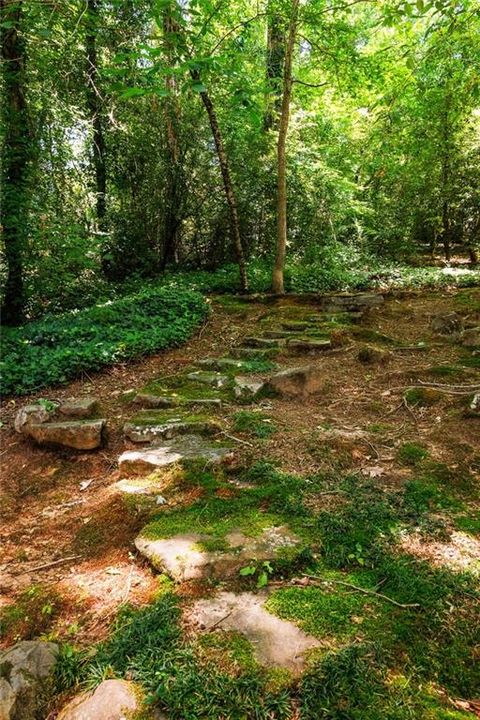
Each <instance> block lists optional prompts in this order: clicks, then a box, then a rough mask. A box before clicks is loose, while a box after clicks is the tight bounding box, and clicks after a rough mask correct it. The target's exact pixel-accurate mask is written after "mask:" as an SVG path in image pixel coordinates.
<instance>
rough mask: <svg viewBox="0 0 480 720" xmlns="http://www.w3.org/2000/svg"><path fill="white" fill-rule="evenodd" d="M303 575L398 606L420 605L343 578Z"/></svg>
mask: <svg viewBox="0 0 480 720" xmlns="http://www.w3.org/2000/svg"><path fill="white" fill-rule="evenodd" d="M303 577H306V578H309V579H310V580H317V581H319V582H321V583H322V585H328V584H329V583H335V584H336V585H343V586H344V587H348V588H351V589H352V590H356V591H357V592H361V593H363V594H364V595H373V596H374V597H378V598H381V599H382V600H386V601H387V602H389V603H392V605H396V606H397V607H400V608H417V607H421V606H420V604H419V603H400V602H397V601H396V600H394V599H393V598H391V597H388V595H384V594H383V593H379V592H375V590H368V589H367V588H364V587H360V586H359V585H353V583H348V582H345V581H344V580H323V578H321V577H318V576H317V575H303Z"/></svg>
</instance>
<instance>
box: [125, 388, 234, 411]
mask: <svg viewBox="0 0 480 720" xmlns="http://www.w3.org/2000/svg"><path fill="white" fill-rule="evenodd" d="M134 402H135V403H136V404H137V405H141V406H142V407H144V408H151V409H154V408H165V409H168V408H176V407H197V406H200V407H201V406H207V407H222V399H221V398H220V397H201V398H192V397H185V396H183V395H182V394H181V393H175V392H173V391H172V392H171V393H170V394H168V395H153V394H151V393H143V392H141V393H137V395H135V398H134Z"/></svg>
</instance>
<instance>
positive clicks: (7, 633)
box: [0, 585, 62, 643]
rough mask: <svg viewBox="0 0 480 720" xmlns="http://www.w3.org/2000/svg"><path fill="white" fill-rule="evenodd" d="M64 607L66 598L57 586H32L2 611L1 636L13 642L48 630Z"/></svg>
mask: <svg viewBox="0 0 480 720" xmlns="http://www.w3.org/2000/svg"><path fill="white" fill-rule="evenodd" d="M61 608H62V599H61V597H60V595H59V594H58V593H57V592H55V590H54V589H53V588H49V587H45V586H43V585H31V586H30V587H28V588H26V589H25V590H23V591H22V592H21V593H20V595H19V596H18V597H17V598H16V600H15V602H14V603H13V604H11V605H6V606H5V607H4V608H2V609H1V610H0V639H1V640H3V641H4V642H5V641H7V640H8V641H9V642H10V643H12V642H16V641H17V640H31V639H33V638H34V637H38V636H39V635H42V634H44V633H46V632H48V630H49V629H50V628H51V626H52V624H53V623H54V621H55V618H56V617H57V615H58V613H59V612H60V610H61Z"/></svg>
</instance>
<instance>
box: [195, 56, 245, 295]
mask: <svg viewBox="0 0 480 720" xmlns="http://www.w3.org/2000/svg"><path fill="white" fill-rule="evenodd" d="M190 74H191V76H192V79H193V80H195V82H200V73H199V72H198V70H191V72H190ZM200 97H201V98H202V102H203V105H204V107H205V110H206V111H207V115H208V119H209V121H210V128H211V130H212V135H213V140H214V142H215V147H216V150H217V156H218V162H219V163H220V169H221V171H222V179H223V187H224V190H225V196H226V198H227V204H228V208H229V210H230V226H231V232H232V236H233V245H234V248H235V254H236V257H237V263H238V268H239V272H240V289H241V291H242V292H248V277H247V268H246V264H245V255H244V252H243V246H242V238H241V233H240V222H239V219H238V207H237V200H236V197H235V191H234V189H233V183H232V178H231V175H230V168H229V165H228V157H227V153H226V151H225V146H224V144H223V137H222V133H221V130H220V126H219V124H218V119H217V114H216V112H215V108H214V107H213V103H212V100H211V98H210V95H209V94H208V92H207V91H206V90H202V91H201V93H200Z"/></svg>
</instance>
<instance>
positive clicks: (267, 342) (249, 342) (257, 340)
mask: <svg viewBox="0 0 480 720" xmlns="http://www.w3.org/2000/svg"><path fill="white" fill-rule="evenodd" d="M242 345H243V347H247V348H277V347H279V345H280V340H279V339H278V338H277V339H275V338H267V337H246V338H244V339H243V342H242Z"/></svg>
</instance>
